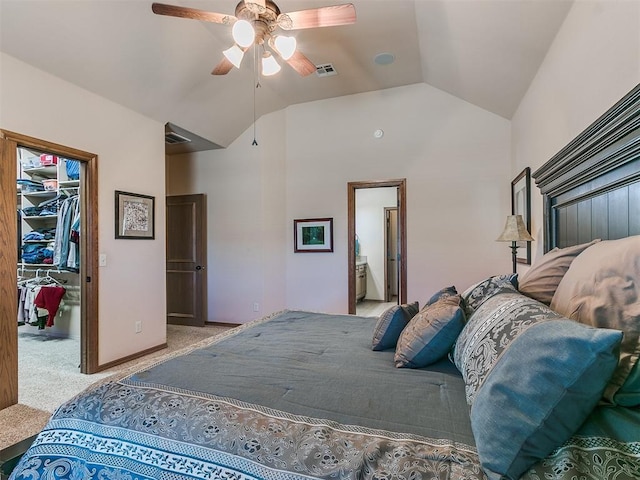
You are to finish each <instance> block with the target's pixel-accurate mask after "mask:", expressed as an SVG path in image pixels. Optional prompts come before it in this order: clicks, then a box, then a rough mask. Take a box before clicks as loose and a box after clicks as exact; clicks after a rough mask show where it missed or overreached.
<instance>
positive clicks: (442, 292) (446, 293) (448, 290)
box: [425, 286, 458, 306]
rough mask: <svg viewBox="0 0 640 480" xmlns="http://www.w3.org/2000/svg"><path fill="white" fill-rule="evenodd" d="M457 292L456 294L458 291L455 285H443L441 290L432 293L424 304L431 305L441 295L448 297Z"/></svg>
mask: <svg viewBox="0 0 640 480" xmlns="http://www.w3.org/2000/svg"><path fill="white" fill-rule="evenodd" d="M457 294H458V291H457V290H456V287H454V286H451V287H445V288H443V289H441V290H438V291H437V292H436V293H434V294H433V295H432V296H431V298H430V299H429V301H428V302H427V303H426V305H431V304H432V303H436V302H437V301H438V300H440V299H441V298H442V297H450V296H451V295H457ZM426 305H425V306H426Z"/></svg>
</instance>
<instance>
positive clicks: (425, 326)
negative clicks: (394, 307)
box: [394, 295, 465, 368]
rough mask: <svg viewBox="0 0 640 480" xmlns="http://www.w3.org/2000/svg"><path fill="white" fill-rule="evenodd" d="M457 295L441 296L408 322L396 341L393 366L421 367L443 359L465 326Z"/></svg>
mask: <svg viewBox="0 0 640 480" xmlns="http://www.w3.org/2000/svg"><path fill="white" fill-rule="evenodd" d="M464 322H465V316H464V310H463V309H462V297H460V295H443V296H441V297H440V298H439V299H438V300H436V301H435V302H434V303H432V304H429V305H427V306H426V307H424V308H423V309H422V310H420V312H418V314H417V315H416V316H415V317H413V318H412V319H411V321H410V322H409V325H407V326H406V327H405V329H404V330H403V331H402V334H401V335H400V339H399V340H398V345H397V346H396V353H395V356H394V362H395V365H396V367H398V368H401V367H409V368H422V367H426V366H427V365H430V364H432V363H435V362H437V361H438V360H440V359H441V358H442V357H444V356H446V355H447V353H448V352H449V350H451V347H452V346H453V344H454V342H455V341H456V338H458V334H459V333H460V331H461V330H462V328H463V327H464Z"/></svg>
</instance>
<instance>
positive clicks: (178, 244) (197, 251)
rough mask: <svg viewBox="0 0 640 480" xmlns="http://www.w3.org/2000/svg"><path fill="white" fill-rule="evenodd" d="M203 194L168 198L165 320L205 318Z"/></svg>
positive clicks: (201, 322)
mask: <svg viewBox="0 0 640 480" xmlns="http://www.w3.org/2000/svg"><path fill="white" fill-rule="evenodd" d="M206 205H207V203H206V196H205V195H203V194H196V195H175V196H168V197H167V323H171V324H175V325H191V326H199V327H202V326H204V324H205V322H206V319H207V272H206V261H207V241H206V238H207V236H206V235H207V233H206V232H207V223H206Z"/></svg>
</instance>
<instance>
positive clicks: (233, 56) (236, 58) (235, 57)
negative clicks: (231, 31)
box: [222, 45, 244, 68]
mask: <svg viewBox="0 0 640 480" xmlns="http://www.w3.org/2000/svg"><path fill="white" fill-rule="evenodd" d="M222 53H223V54H224V56H225V57H227V60H229V61H230V62H231V63H233V66H234V67H236V68H240V64H241V63H242V58H243V57H244V52H243V51H242V49H241V48H240V47H238V45H233V46H232V47H230V48H227V49H226V50H225V51H223V52H222Z"/></svg>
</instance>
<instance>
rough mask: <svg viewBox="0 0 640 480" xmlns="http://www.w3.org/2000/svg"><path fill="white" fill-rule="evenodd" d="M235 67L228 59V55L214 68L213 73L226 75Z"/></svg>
mask: <svg viewBox="0 0 640 480" xmlns="http://www.w3.org/2000/svg"><path fill="white" fill-rule="evenodd" d="M232 68H233V63H231V62H230V61H229V60H227V57H222V60H220V63H219V64H218V65H216V66H215V68H214V69H213V70H212V72H211V75H226V74H227V73H229V72H230V71H231V69H232Z"/></svg>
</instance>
